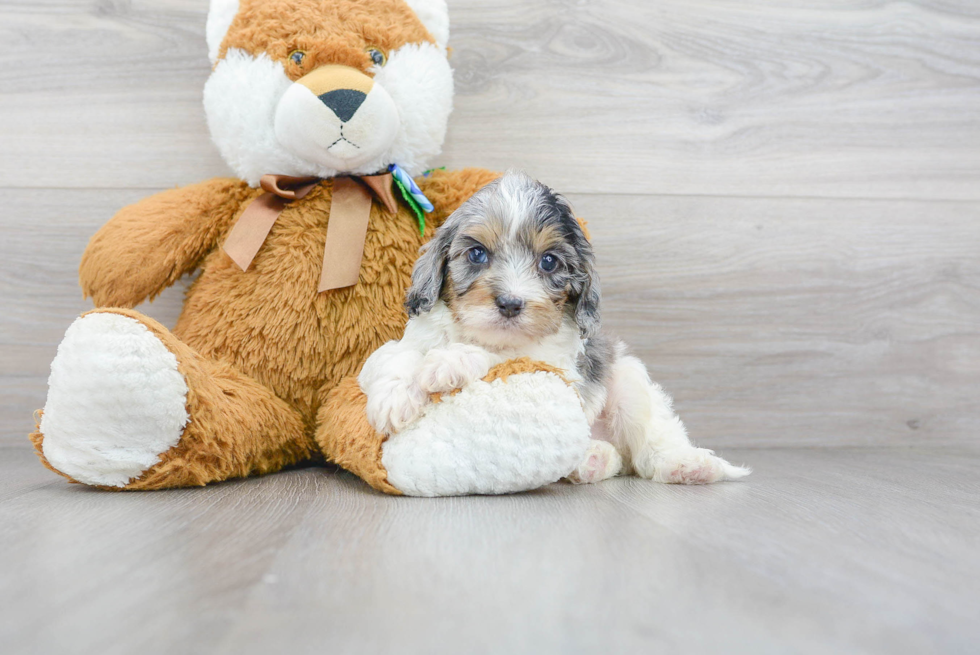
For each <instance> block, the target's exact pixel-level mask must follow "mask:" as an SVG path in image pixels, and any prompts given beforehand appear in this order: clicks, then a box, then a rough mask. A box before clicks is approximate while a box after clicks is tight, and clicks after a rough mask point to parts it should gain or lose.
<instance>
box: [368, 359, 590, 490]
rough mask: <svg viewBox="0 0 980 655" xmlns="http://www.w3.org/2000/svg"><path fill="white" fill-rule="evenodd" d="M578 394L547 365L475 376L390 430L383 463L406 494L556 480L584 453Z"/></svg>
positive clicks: (529, 485)
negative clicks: (505, 375) (501, 375)
mask: <svg viewBox="0 0 980 655" xmlns="http://www.w3.org/2000/svg"><path fill="white" fill-rule="evenodd" d="M589 440H590V430H589V425H588V422H587V421H586V419H585V416H584V414H583V413H582V408H581V404H580V402H579V399H578V396H577V395H576V394H575V392H574V391H573V390H572V388H571V387H569V386H568V385H567V384H565V382H563V381H562V380H561V379H560V378H558V377H557V376H555V375H553V374H551V373H543V372H540V373H533V374H528V373H524V374H519V375H512V376H511V377H510V378H509V379H508V380H507V382H504V381H503V380H494V381H493V382H491V383H487V382H484V381H482V380H478V381H475V382H472V383H470V384H469V385H468V386H467V387H466V388H464V389H463V390H462V391H460V392H459V393H458V394H456V395H454V396H447V397H446V398H444V399H443V401H442V402H440V403H435V404H433V405H429V406H428V407H427V409H426V411H425V413H424V414H423V415H422V416H421V418H419V419H418V421H416V422H415V423H414V424H412V425H410V426H409V427H407V428H406V429H404V430H402V431H401V432H399V433H398V434H395V435H394V436H392V437H390V438H389V439H388V441H386V442H385V444H384V447H383V455H382V460H381V461H382V464H383V465H384V467H385V469H386V470H387V472H388V481H389V482H390V483H391V484H392V485H394V486H395V488H397V489H398V490H399V491H401V492H402V493H404V494H406V495H408V496H458V495H465V494H505V493H513V492H517V491H525V490H527V489H535V488H537V487H540V486H542V485H545V484H548V483H550V482H554V481H556V480H559V479H560V478H562V477H564V476H566V475H568V474H569V473H570V472H571V471H572V470H573V469H574V468H575V467H576V466H577V465H578V464H579V463H580V462H581V461H582V460H583V458H584V456H585V452H586V449H587V448H588V446H589Z"/></svg>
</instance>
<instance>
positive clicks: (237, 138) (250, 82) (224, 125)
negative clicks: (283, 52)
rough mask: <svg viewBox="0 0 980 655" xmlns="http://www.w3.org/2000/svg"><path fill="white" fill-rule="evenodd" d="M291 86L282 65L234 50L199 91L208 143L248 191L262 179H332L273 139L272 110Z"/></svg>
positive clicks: (274, 113) (273, 117)
mask: <svg viewBox="0 0 980 655" xmlns="http://www.w3.org/2000/svg"><path fill="white" fill-rule="evenodd" d="M291 85H292V81H291V80H290V79H289V78H288V77H286V71H285V70H283V67H282V64H280V63H279V62H276V61H273V60H272V59H271V58H270V57H269V56H268V55H265V54H262V55H259V56H258V57H253V56H252V55H250V54H249V53H247V52H245V51H244V50H239V49H237V48H232V49H229V50H228V52H227V53H226V54H225V56H224V58H223V59H222V60H221V61H219V62H218V65H217V66H216V67H215V69H214V72H213V73H211V77H209V78H208V81H207V84H205V85H204V111H205V112H206V113H207V117H208V128H209V130H210V132H211V140H212V141H214V144H215V145H216V146H218V150H219V151H221V156H222V157H223V158H224V160H225V162H227V164H228V165H229V166H231V168H232V170H233V171H235V174H236V175H238V177H240V178H241V179H243V180H245V181H246V182H248V183H249V184H250V185H252V186H253V187H254V186H258V184H259V180H260V179H261V178H262V176H263V175H265V174H266V173H274V174H278V175H295V176H306V175H315V176H317V177H330V176H332V175H334V174H335V173H336V171H322V170H320V169H319V168H318V167H317V166H316V165H315V164H313V163H311V162H305V161H303V160H302V159H300V158H299V157H296V156H294V155H292V154H290V153H289V152H288V151H287V150H286V149H285V148H284V147H283V146H282V145H281V144H280V143H279V140H278V139H277V138H276V134H275V130H274V128H273V121H274V120H275V116H276V107H277V106H278V104H279V99H280V98H282V96H283V94H284V93H286V90H287V89H289V87H290V86H291Z"/></svg>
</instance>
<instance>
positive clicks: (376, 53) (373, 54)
mask: <svg viewBox="0 0 980 655" xmlns="http://www.w3.org/2000/svg"><path fill="white" fill-rule="evenodd" d="M367 53H368V56H369V57H370V58H371V61H373V62H374V65H375V66H384V65H385V62H386V61H388V58H387V57H385V53H384V52H382V51H381V50H378V49H377V48H368V49H367Z"/></svg>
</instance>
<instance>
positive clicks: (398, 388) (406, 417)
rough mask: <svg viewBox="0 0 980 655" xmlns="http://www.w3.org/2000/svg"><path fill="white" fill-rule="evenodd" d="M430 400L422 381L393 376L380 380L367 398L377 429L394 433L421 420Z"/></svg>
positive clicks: (371, 416) (386, 432)
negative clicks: (416, 381) (419, 384)
mask: <svg viewBox="0 0 980 655" xmlns="http://www.w3.org/2000/svg"><path fill="white" fill-rule="evenodd" d="M428 402H429V394H428V393H426V392H425V391H423V390H422V389H421V388H419V386H418V384H416V383H414V382H410V381H407V380H404V379H402V378H397V377H391V378H387V379H384V380H379V381H378V382H376V383H375V384H374V385H373V386H372V388H371V393H369V394H368V400H367V409H366V411H367V419H368V423H370V424H371V427H373V428H374V429H375V430H377V431H378V432H380V433H382V434H387V435H392V434H395V433H396V432H398V431H400V430H401V429H402V428H404V427H405V426H406V425H408V424H409V423H411V422H412V421H414V420H415V419H417V418H418V417H419V416H420V415H421V414H422V410H423V409H424V408H425V406H426V404H428Z"/></svg>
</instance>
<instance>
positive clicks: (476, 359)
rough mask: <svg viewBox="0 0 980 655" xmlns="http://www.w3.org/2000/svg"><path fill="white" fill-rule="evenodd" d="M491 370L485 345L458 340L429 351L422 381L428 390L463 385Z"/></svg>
mask: <svg viewBox="0 0 980 655" xmlns="http://www.w3.org/2000/svg"><path fill="white" fill-rule="evenodd" d="M489 372H490V358H489V357H488V356H487V352H486V351H485V350H484V349H483V348H477V347H476V346H470V345H468V344H462V343H454V344H452V345H449V346H447V347H445V348H433V349H432V350H430V351H429V352H428V353H426V355H425V359H423V360H422V366H421V368H420V369H419V373H418V384H419V387H421V388H422V390H423V391H426V392H428V393H446V392H449V391H455V390H456V389H462V388H463V387H465V386H466V385H467V384H469V383H470V382H472V381H473V380H479V379H480V378H482V377H484V376H485V375H486V374H487V373H489Z"/></svg>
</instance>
